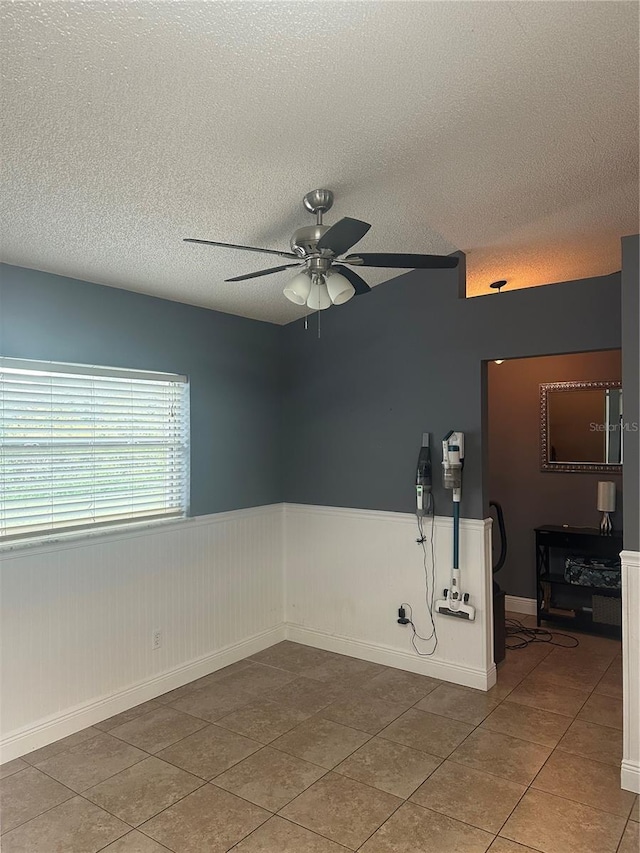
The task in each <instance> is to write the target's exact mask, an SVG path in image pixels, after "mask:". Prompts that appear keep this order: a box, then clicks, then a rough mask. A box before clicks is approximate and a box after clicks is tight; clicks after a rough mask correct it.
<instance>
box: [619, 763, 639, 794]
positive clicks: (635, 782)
mask: <svg viewBox="0 0 640 853" xmlns="http://www.w3.org/2000/svg"><path fill="white" fill-rule="evenodd" d="M620 787H621V788H624V790H625V791H633V792H634V793H635V794H640V764H636V763H635V762H633V761H623V762H622V765H621V769H620Z"/></svg>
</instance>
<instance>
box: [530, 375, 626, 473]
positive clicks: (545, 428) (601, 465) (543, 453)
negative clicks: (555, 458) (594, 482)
mask: <svg viewBox="0 0 640 853" xmlns="http://www.w3.org/2000/svg"><path fill="white" fill-rule="evenodd" d="M594 388H595V389H598V388H601V389H602V390H603V391H606V390H608V389H609V388H622V382H620V381H618V380H617V379H612V380H609V381H605V382H541V383H540V470H541V471H559V472H562V473H563V474H566V473H569V472H574V473H578V472H582V471H590V472H598V471H599V472H602V473H609V474H621V473H622V465H620V464H618V463H616V462H551V460H550V459H549V423H548V416H549V391H579V390H583V389H594Z"/></svg>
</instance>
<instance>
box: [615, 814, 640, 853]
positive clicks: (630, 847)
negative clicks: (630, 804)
mask: <svg viewBox="0 0 640 853" xmlns="http://www.w3.org/2000/svg"><path fill="white" fill-rule="evenodd" d="M638 850H640V832H639V826H638V824H637V823H636V822H635V821H633V820H630V821H629V823H628V824H627V825H626V827H625V830H624V835H623V836H622V841H621V842H620V847H618V853H638Z"/></svg>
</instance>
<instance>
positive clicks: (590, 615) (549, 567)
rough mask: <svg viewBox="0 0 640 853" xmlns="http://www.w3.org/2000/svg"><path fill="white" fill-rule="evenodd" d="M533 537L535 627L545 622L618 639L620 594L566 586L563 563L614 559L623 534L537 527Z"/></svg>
mask: <svg viewBox="0 0 640 853" xmlns="http://www.w3.org/2000/svg"><path fill="white" fill-rule="evenodd" d="M535 534H536V597H537V623H538V627H539V626H540V622H541V621H542V620H544V621H545V622H554V623H557V624H558V625H562V626H563V627H564V628H571V627H574V628H578V629H579V630H581V631H590V632H593V633H598V634H607V635H609V636H614V637H619V636H620V635H621V627H620V622H621V619H620V618H619V614H621V609H622V607H621V597H622V596H621V590H619V589H611V588H610V587H598V586H580V585H578V584H572V583H569V582H568V581H566V580H565V575H564V560H565V557H567V556H568V555H576V556H583V557H608V558H617V557H619V555H620V552H621V551H622V532H621V531H614V532H613V533H612V534H611V535H609V536H603V535H602V534H601V533H600V530H599V529H597V528H591V527H555V526H552V525H548V526H545V527H536V528H535ZM594 610H595V613H594ZM607 613H608V614H609V615H606V614H607ZM603 614H605V615H603Z"/></svg>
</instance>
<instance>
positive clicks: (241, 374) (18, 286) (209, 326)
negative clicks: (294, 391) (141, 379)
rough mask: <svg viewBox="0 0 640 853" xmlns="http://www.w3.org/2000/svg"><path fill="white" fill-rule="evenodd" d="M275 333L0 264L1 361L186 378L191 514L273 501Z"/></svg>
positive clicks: (276, 487)
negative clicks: (43, 361)
mask: <svg viewBox="0 0 640 853" xmlns="http://www.w3.org/2000/svg"><path fill="white" fill-rule="evenodd" d="M280 333H281V330H280V328H278V327H277V326H273V325H270V324H268V323H260V322H258V321H256V320H247V319H245V318H242V317H234V316H231V315H229V314H220V313H217V312H215V311H209V310H206V309H204V308H194V307H193V306H190V305H183V304H181V303H179V302H168V301H166V300H162V299H154V298H152V297H149V296H143V295H141V294H137V293H131V292H129V291H126V290H118V289H115V288H111V287H102V286H100V285H96V284H89V283H87V282H84V281H77V280H74V279H68V278H63V277H61V276H56V275H51V274H49V273H44V272H36V271H34V270H28V269H22V268H20V267H12V266H7V265H3V266H1V267H0V354H1V355H5V356H12V357H15V358H34V359H48V360H52V361H68V362H84V363H89V364H102V365H108V366H114V367H129V368H135V369H140V370H159V371H167V372H172V373H185V374H187V375H188V376H189V380H190V388H191V460H192V464H191V515H204V514H207V513H212V512H221V511H224V510H232V509H239V508H243V507H249V506H257V505H260V504H269V503H276V502H279V501H281V500H282V490H281V477H280V472H281V465H280V460H279V458H278V449H279V441H278V434H279V431H280V386H279V381H280V380H279V376H280V362H279V341H280Z"/></svg>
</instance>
